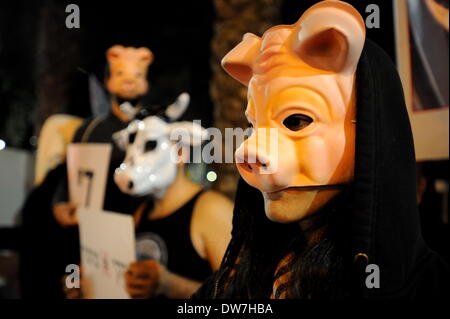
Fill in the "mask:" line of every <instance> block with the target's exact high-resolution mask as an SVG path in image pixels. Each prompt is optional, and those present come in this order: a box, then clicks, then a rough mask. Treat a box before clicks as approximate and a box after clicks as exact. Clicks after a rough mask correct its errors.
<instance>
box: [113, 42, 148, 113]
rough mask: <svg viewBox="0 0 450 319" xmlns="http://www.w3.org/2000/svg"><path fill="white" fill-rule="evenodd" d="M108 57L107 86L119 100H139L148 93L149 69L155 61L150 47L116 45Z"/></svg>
mask: <svg viewBox="0 0 450 319" xmlns="http://www.w3.org/2000/svg"><path fill="white" fill-rule="evenodd" d="M106 58H107V61H108V64H109V71H110V72H109V73H110V74H109V77H108V79H107V80H106V83H105V84H106V88H107V90H108V91H109V92H110V93H111V94H112V95H113V96H114V97H116V98H117V99H118V100H119V102H123V101H133V100H137V99H139V98H140V97H141V96H143V95H144V94H146V93H147V91H148V88H149V84H148V81H147V69H148V67H149V66H150V64H152V62H153V54H152V52H151V51H150V50H149V49H147V48H133V47H123V46H121V45H115V46H113V47H111V48H110V49H108V51H107V52H106ZM132 104H133V103H132ZM133 106H135V105H133Z"/></svg>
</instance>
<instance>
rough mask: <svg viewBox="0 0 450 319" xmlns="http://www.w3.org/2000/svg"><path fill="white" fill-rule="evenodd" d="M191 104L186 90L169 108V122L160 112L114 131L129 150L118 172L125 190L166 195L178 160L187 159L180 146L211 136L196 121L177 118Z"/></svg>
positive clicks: (121, 188) (116, 173)
mask: <svg viewBox="0 0 450 319" xmlns="http://www.w3.org/2000/svg"><path fill="white" fill-rule="evenodd" d="M188 104H189V95H188V94H187V93H183V94H181V95H180V96H179V97H178V99H177V101H176V102H175V103H174V104H171V105H170V106H168V107H167V108H166V110H165V116H166V117H167V118H168V119H169V122H168V121H166V120H165V119H163V118H161V117H159V116H148V117H146V118H145V119H143V120H134V121H132V122H131V123H130V124H129V125H128V127H127V128H126V129H123V130H121V131H119V132H116V133H114V135H113V139H114V140H115V141H116V143H117V144H118V145H119V147H120V148H121V149H123V150H126V156H125V160H124V162H123V163H122V164H121V165H120V167H118V168H117V169H116V171H115V174H114V181H115V182H116V184H117V186H118V187H119V188H120V190H121V191H122V192H124V193H126V194H130V195H135V196H145V195H153V196H155V197H157V198H161V197H163V196H164V194H165V192H166V190H167V188H168V187H169V186H170V185H171V184H172V183H173V181H174V180H175V177H176V174H177V168H178V166H177V165H178V162H179V161H182V160H184V159H183V158H181V155H180V154H179V152H178V151H179V149H180V147H188V146H189V145H193V146H198V145H200V144H201V143H202V141H203V140H204V139H206V137H207V131H206V130H205V129H204V128H203V127H201V126H200V125H198V124H196V123H193V122H189V121H184V122H174V121H175V120H177V119H178V118H180V116H181V115H182V114H183V113H184V112H185V110H186V108H187V105H188Z"/></svg>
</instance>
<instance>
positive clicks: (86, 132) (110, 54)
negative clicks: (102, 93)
mask: <svg viewBox="0 0 450 319" xmlns="http://www.w3.org/2000/svg"><path fill="white" fill-rule="evenodd" d="M106 58H107V61H108V72H107V77H106V80H105V86H106V89H107V91H108V92H109V93H110V95H111V110H110V112H109V113H108V114H107V115H106V116H103V117H102V116H100V117H95V118H91V119H88V120H86V121H85V122H84V123H83V124H82V125H81V127H80V128H79V129H78V130H77V132H76V133H75V136H74V138H73V140H72V143H112V144H113V149H112V153H111V159H110V164H109V172H108V177H107V184H106V190H105V199H104V209H105V210H110V211H115V212H121V213H132V212H133V211H134V209H135V208H136V205H137V203H136V201H135V200H133V198H132V197H130V196H128V195H126V194H123V193H122V192H120V190H119V189H118V188H117V186H116V185H115V183H114V181H113V175H114V169H115V168H116V167H117V166H118V165H119V164H120V163H121V162H122V160H123V158H124V155H125V153H124V152H123V151H122V150H120V149H118V148H117V147H116V146H115V145H114V143H113V141H112V134H113V133H114V132H117V131H119V130H121V129H123V128H125V127H126V126H127V124H128V122H129V121H130V120H131V119H132V118H133V117H134V116H135V114H136V113H137V112H138V111H139V109H140V108H141V104H140V101H141V98H142V97H143V96H144V95H145V94H146V93H147V91H148V89H149V83H148V81H147V72H148V67H149V66H150V65H151V64H152V62H153V54H152V52H151V51H150V50H149V49H147V48H133V47H123V46H120V45H115V46H113V47H111V48H110V49H108V51H107V52H106ZM75 211H76V206H75V205H74V204H73V203H70V201H69V200H68V191H67V179H66V180H64V183H63V185H62V186H61V187H60V188H59V189H58V192H57V194H56V195H55V198H54V205H53V212H54V216H55V219H56V220H57V221H58V222H59V224H60V225H62V226H73V225H76V224H77V219H76V214H75Z"/></svg>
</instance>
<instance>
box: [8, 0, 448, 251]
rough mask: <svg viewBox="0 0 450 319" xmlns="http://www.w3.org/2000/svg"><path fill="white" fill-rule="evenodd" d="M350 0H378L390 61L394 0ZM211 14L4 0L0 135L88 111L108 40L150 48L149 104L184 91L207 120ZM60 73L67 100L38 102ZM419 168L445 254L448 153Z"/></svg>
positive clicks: (195, 7)
mask: <svg viewBox="0 0 450 319" xmlns="http://www.w3.org/2000/svg"><path fill="white" fill-rule="evenodd" d="M255 1H257V0H255ZM316 2H317V1H312V0H284V1H283V4H282V9H281V21H280V23H285V24H291V23H294V22H296V21H297V19H298V18H299V17H300V15H301V13H302V12H303V11H304V10H306V9H307V8H309V7H310V6H311V5H312V4H314V3H316ZM348 2H349V3H351V4H352V5H353V6H355V7H356V8H357V9H358V10H359V11H360V12H361V14H362V16H363V17H366V16H367V15H368V13H366V12H365V8H366V6H367V5H368V4H371V3H375V4H378V5H379V7H380V13H381V28H380V29H368V30H367V37H368V38H370V39H371V40H373V41H375V42H376V43H378V44H379V45H380V46H381V47H382V48H383V49H384V50H385V51H386V52H387V53H388V54H389V55H390V56H391V58H392V59H393V60H394V61H395V45H394V44H395V42H394V24H393V7H392V1H385V0H383V1H380V0H368V1H363V0H355V1H348ZM69 3H76V4H78V5H79V6H80V11H81V28H80V29H67V28H66V27H65V18H66V16H67V13H65V12H64V9H65V6H66V5H67V4H69ZM213 21H214V4H213V1H211V0H193V1H161V0H152V1H150V0H149V1H131V0H129V1H124V2H115V1H92V0H91V1H88V0H81V1H70V2H69V1H55V0H35V1H29V0H11V1H1V2H0V108H1V113H0V114H1V115H0V139H3V140H5V141H6V142H7V145H8V146H9V147H17V148H22V149H26V150H30V151H33V150H34V148H35V143H34V139H33V138H32V137H33V136H35V135H36V134H37V133H38V131H39V128H40V125H41V124H42V122H43V120H44V119H45V117H46V116H47V115H49V114H51V113H52V112H64V113H69V114H73V115H78V116H82V117H88V116H90V114H91V110H90V103H89V97H88V91H87V90H88V82H87V75H88V74H89V73H94V74H96V75H97V77H98V78H99V80H103V72H104V66H105V58H104V54H105V51H106V50H107V49H108V48H109V47H110V46H112V45H114V44H122V45H125V46H146V47H149V48H150V49H151V50H152V51H153V53H154V55H155V62H154V64H153V65H151V67H150V70H149V79H150V81H151V86H152V87H151V89H150V93H149V96H148V103H153V104H162V105H165V104H168V103H170V102H172V101H173V100H174V98H175V97H176V96H177V95H178V94H179V93H181V92H182V91H188V92H189V93H190V94H191V98H192V103H191V106H190V109H189V114H187V116H186V117H187V118H197V119H201V120H202V124H203V125H204V126H205V127H209V126H212V125H213V122H212V119H213V104H212V101H211V98H210V95H209V81H210V78H211V68H210V40H211V38H212V36H213V32H214V30H213ZM59 72H60V73H61V74H68V75H69V76H68V77H67V79H66V81H65V82H64V83H62V82H61V85H62V86H63V87H64V90H66V92H68V95H69V98H68V101H69V102H68V103H65V104H61V105H57V106H56V108H54V109H52V110H48V109H45V106H43V105H41V104H40V102H39V101H40V98H41V97H42V94H43V93H42V92H43V91H45V88H46V87H48V85H49V83H50V84H51V82H52V81H54V82H56V83H59V82H58V81H62V80H61V78H60V77H58V76H53V74H56V75H57V74H59ZM43 75H46V77H45V76H43ZM44 93H46V94H49V93H50V94H51V92H44ZM422 172H423V174H424V175H425V176H426V177H427V179H428V184H427V185H428V186H427V189H426V192H425V196H424V200H423V202H422V204H421V206H420V208H421V214H422V221H423V223H422V226H423V230H424V234H425V238H426V240H427V241H428V243H429V244H430V246H431V247H432V248H434V249H436V250H438V251H439V252H441V253H443V254H446V255H447V256H448V251H449V249H448V244H449V242H450V241H449V240H448V225H442V224H439V214H440V212H441V209H442V206H441V203H442V196H441V195H438V194H437V193H436V192H435V191H434V181H435V180H436V179H445V180H447V181H448V176H447V172H448V161H442V162H428V163H425V164H424V165H423V170H422Z"/></svg>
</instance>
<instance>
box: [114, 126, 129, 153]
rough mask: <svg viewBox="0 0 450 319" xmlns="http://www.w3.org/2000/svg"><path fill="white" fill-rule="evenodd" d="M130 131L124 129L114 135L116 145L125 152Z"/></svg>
mask: <svg viewBox="0 0 450 319" xmlns="http://www.w3.org/2000/svg"><path fill="white" fill-rule="evenodd" d="M128 135H129V133H128V130H127V129H123V130H120V131H118V132H115V133H114V134H113V135H112V139H113V141H114V142H115V143H116V145H117V147H119V149H120V150H122V151H125V150H126V149H127V146H128Z"/></svg>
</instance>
